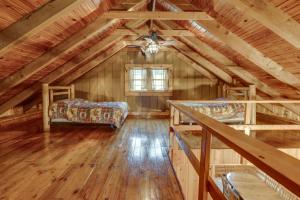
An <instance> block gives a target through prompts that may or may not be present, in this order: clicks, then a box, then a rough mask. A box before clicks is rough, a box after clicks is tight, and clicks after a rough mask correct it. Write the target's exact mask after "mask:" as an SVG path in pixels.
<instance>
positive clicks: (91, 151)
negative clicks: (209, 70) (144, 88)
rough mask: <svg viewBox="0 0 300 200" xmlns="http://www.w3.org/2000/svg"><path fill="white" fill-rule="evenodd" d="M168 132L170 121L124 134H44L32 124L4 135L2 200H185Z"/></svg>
mask: <svg viewBox="0 0 300 200" xmlns="http://www.w3.org/2000/svg"><path fill="white" fill-rule="evenodd" d="M36 124H41V122H36ZM18 129H20V130H18ZM24 130H26V131H24ZM167 131H168V123H167V120H142V119H141V120H139V119H127V121H126V123H125V124H124V125H123V127H122V128H121V129H120V130H112V129H110V128H108V127H82V126H75V127H74V126H72V127H65V126H58V127H57V126H56V127H55V129H54V130H53V132H52V133H51V134H43V133H42V132H40V131H39V128H38V127H36V126H35V125H34V124H27V125H26V126H25V127H17V129H16V130H15V131H12V130H9V131H1V133H0V177H1V178H0V199H24V200H27V199H47V200H48V199H51V200H52V199H54V200H55V199H68V200H69V199H72V200H73V199H75V200H76V199H106V200H110V199H118V200H123V199H130V200H135V199H147V200H148V199H170V200H176V199H183V197H182V195H181V192H180V189H179V186H178V183H177V181H176V178H175V175H174V172H173V170H172V168H171V164H170V163H169V160H168V157H167V152H166V150H167V144H166V137H167V134H166V133H167Z"/></svg>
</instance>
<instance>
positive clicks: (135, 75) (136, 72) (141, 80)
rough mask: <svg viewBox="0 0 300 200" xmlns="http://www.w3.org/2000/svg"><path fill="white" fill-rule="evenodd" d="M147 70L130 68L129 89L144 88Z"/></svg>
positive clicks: (139, 89) (137, 89)
mask: <svg viewBox="0 0 300 200" xmlns="http://www.w3.org/2000/svg"><path fill="white" fill-rule="evenodd" d="M146 80H147V70H146V69H139V68H135V69H131V70H130V90H132V91H141V90H145V89H146Z"/></svg>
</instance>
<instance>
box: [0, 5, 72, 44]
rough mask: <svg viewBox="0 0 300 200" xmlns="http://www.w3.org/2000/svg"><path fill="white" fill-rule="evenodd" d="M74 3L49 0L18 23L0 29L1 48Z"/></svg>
mask: <svg viewBox="0 0 300 200" xmlns="http://www.w3.org/2000/svg"><path fill="white" fill-rule="evenodd" d="M73 3H74V0H64V1H61V0H53V1H49V2H48V3H47V4H45V5H44V6H42V7H40V8H39V9H38V10H35V11H34V12H32V13H31V14H30V15H27V16H24V17H23V18H22V19H20V20H19V21H17V22H16V23H13V24H12V25H10V26H9V27H7V28H6V29H4V30H2V31H0V49H1V48H3V47H5V46H6V45H8V44H9V43H11V42H13V41H14V40H16V39H18V38H20V37H21V36H22V35H24V34H26V33H27V32H29V31H31V30H32V29H34V28H35V27H37V26H38V25H40V24H42V23H43V22H44V21H46V20H48V19H49V18H51V17H52V16H53V15H56V14H57V13H59V12H60V11H61V10H63V9H65V8H66V7H68V6H70V5H71V4H73Z"/></svg>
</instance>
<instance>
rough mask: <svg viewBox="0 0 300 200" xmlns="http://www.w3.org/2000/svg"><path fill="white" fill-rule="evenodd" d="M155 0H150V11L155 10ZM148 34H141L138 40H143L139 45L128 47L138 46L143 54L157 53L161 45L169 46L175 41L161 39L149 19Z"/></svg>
mask: <svg viewBox="0 0 300 200" xmlns="http://www.w3.org/2000/svg"><path fill="white" fill-rule="evenodd" d="M155 3H156V0H152V11H153V12H154V11H155ZM149 29H150V31H149V35H144V36H141V37H140V38H139V39H138V40H144V42H142V44H141V45H130V46H129V47H139V48H140V49H141V51H142V52H143V54H144V55H145V56H150V55H154V54H157V53H158V52H159V49H160V48H161V47H162V46H171V45H174V44H175V43H176V42H175V41H172V40H168V41H164V40H162V39H161V38H160V37H159V35H158V33H157V31H155V29H154V28H153V20H152V19H151V21H150V28H149Z"/></svg>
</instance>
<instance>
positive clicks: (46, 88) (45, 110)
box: [43, 83, 50, 132]
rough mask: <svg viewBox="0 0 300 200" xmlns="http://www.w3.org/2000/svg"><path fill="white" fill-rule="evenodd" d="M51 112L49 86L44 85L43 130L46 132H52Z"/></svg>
mask: <svg viewBox="0 0 300 200" xmlns="http://www.w3.org/2000/svg"><path fill="white" fill-rule="evenodd" d="M48 110H49V85H48V84H46V83H44V84H43V128H44V132H49V131H50V118H49V114H48Z"/></svg>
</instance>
